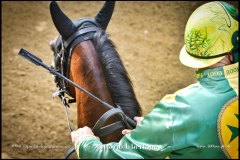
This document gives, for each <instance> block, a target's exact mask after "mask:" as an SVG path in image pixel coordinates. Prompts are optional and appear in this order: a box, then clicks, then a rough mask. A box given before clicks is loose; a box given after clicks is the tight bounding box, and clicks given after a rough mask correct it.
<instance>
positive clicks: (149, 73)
mask: <svg viewBox="0 0 240 160" xmlns="http://www.w3.org/2000/svg"><path fill="white" fill-rule="evenodd" d="M103 3H104V2H101V1H100V2H94V1H91V2H87V1H81V2H76V1H75V2H66V1H65V2H58V4H59V6H60V7H61V9H62V10H63V11H64V12H65V14H66V15H67V16H69V17H70V18H71V19H72V20H74V19H78V18H83V17H94V16H95V15H96V14H97V12H98V11H99V10H100V8H101V7H102V5H103ZM203 3H207V1H205V2H203V1H197V2H194V1H191V2H190V1H184V2H174V1H171V2H170V1H169V2H168V1H167V2H165V1H160V2H157V1H154V2H144V1H141V2H121V1H120V2H116V5H115V10H114V13H113V16H112V19H111V21H110V23H109V26H108V28H107V32H108V33H109V34H110V39H111V40H112V41H113V42H114V43H115V45H116V47H117V51H118V52H119V54H120V56H121V59H122V61H123V63H124V65H125V67H126V69H127V71H128V73H129V75H130V78H131V80H132V83H133V86H134V91H135V93H136V95H137V99H138V101H139V103H140V105H141V107H142V110H143V114H144V115H146V114H148V113H149V112H150V111H151V109H152V108H153V107H154V105H155V104H156V103H157V102H158V101H159V100H160V99H161V98H163V97H164V96H165V95H166V94H171V93H174V92H175V91H177V90H178V89H181V88H183V87H186V86H188V85H190V84H192V83H194V82H195V81H196V77H195V71H194V70H193V69H191V68H188V67H185V66H183V65H182V64H180V62H179V59H178V55H179V52H180V50H181V48H182V46H183V44H184V42H183V36H184V29H185V25H186V23H187V20H188V18H189V16H190V15H191V13H192V12H193V11H194V10H195V9H196V8H197V7H198V6H200V5H202V4H203ZM229 3H230V4H233V5H234V6H235V7H238V5H239V2H237V1H236V2H233V1H229ZM1 4H2V62H1V64H2V66H1V67H2V158H54V159H55V158H63V156H64V154H65V151H66V150H67V148H68V147H70V146H72V143H71V138H70V135H69V132H68V130H67V124H66V118H65V112H64V110H63V106H62V104H61V102H60V100H59V99H58V98H55V99H53V98H52V97H51V94H52V92H53V91H55V89H56V87H55V83H54V81H53V77H52V75H51V74H50V73H49V72H48V71H46V70H44V69H43V68H41V67H36V66H35V65H32V64H31V63H30V62H28V61H27V60H25V59H23V58H21V57H20V56H18V52H19V50H20V48H24V49H26V50H28V51H30V52H31V53H33V54H35V55H37V56H38V57H40V58H41V59H42V60H43V61H44V62H45V63H46V64H50V63H51V61H52V57H53V55H52V52H51V51H50V48H49V41H50V40H52V39H54V38H55V37H56V36H58V32H57V30H56V29H55V28H54V25H53V22H52V20H51V15H50V12H49V4H50V2H34V1H31V2H26V1H25V2H20V1H19V2H13V1H11V2H7V1H4V2H1ZM69 116H70V119H71V124H72V125H73V127H74V128H75V129H76V127H77V125H76V118H77V115H76V106H75V104H73V105H71V108H70V109H69Z"/></svg>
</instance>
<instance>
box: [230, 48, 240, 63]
mask: <svg viewBox="0 0 240 160" xmlns="http://www.w3.org/2000/svg"><path fill="white" fill-rule="evenodd" d="M232 56H233V60H232V64H233V63H237V62H239V52H238V49H235V50H233V51H232Z"/></svg>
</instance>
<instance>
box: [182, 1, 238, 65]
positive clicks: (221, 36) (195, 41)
mask: <svg viewBox="0 0 240 160" xmlns="http://www.w3.org/2000/svg"><path fill="white" fill-rule="evenodd" d="M238 38H239V37H238V10H237V9H236V8H234V7H233V6H232V5H230V4H228V3H226V2H218V1H214V2H209V3H206V4H204V5H202V6H200V7H199V8H197V9H196V10H195V11H194V12H193V13H192V15H191V16H190V18H189V20H188V22H187V25H186V28H185V34H184V42H185V45H184V46H183V48H182V50H181V52H180V55H179V58H180V61H181V63H182V64H184V65H186V66H189V67H192V68H204V67H207V66H210V65H212V64H215V63H217V62H219V61H220V60H222V59H223V58H224V56H225V55H227V54H230V53H231V52H232V51H236V50H237V49H238Z"/></svg>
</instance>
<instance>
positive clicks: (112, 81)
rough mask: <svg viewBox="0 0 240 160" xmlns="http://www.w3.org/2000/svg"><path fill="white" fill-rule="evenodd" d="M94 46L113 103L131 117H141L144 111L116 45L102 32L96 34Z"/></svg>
mask: <svg viewBox="0 0 240 160" xmlns="http://www.w3.org/2000/svg"><path fill="white" fill-rule="evenodd" d="M93 44H94V46H95V49H96V52H97V55H98V57H99V60H100V62H101V63H102V66H103V71H104V74H105V79H106V83H107V87H108V89H109V91H110V93H111V97H112V99H113V102H114V103H115V104H116V105H118V106H120V107H121V109H122V110H123V112H124V113H125V114H127V115H128V116H129V117H131V118H133V117H134V116H141V114H142V110H141V107H140V105H139V103H138V101H137V99H136V96H135V93H134V90H133V87H132V82H131V80H130V78H129V75H128V73H127V71H126V69H125V67H124V66H123V63H122V61H121V59H120V56H119V54H118V52H117V51H116V49H115V45H114V43H113V42H112V41H111V40H110V39H109V38H108V35H107V34H106V33H105V31H103V30H100V31H97V32H96V33H95V35H94V39H93Z"/></svg>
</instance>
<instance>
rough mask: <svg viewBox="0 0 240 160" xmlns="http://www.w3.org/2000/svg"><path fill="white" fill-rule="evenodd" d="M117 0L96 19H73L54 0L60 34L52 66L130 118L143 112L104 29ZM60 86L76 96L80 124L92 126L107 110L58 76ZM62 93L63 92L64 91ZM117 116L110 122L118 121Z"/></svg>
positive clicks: (112, 137) (105, 139) (52, 9)
mask: <svg viewBox="0 0 240 160" xmlns="http://www.w3.org/2000/svg"><path fill="white" fill-rule="evenodd" d="M114 6H115V2H113V1H107V2H105V3H104V5H103V7H102V9H101V10H100V11H99V12H98V13H97V14H96V16H95V17H94V18H80V19H77V20H74V21H72V20H70V18H68V17H67V16H66V15H65V14H64V13H63V11H62V10H61V9H60V8H59V6H58V4H57V3H56V2H51V4H50V12H51V16H52V20H53V23H54V25H55V27H56V29H57V30H58V32H59V34H60V36H58V38H56V39H55V40H53V41H51V42H50V47H51V50H52V51H53V52H54V65H53V67H54V68H55V69H56V70H58V71H59V72H61V73H62V74H64V75H65V76H66V77H69V78H70V79H71V80H72V81H74V82H75V83H77V84H79V85H81V86H83V87H84V88H85V89H87V90H88V91H89V92H91V93H93V94H94V95H95V96H97V97H99V98H100V99H102V100H103V101H105V102H107V103H109V104H111V105H113V106H120V107H121V110H122V111H123V112H124V113H126V115H128V116H129V117H130V118H133V117H134V116H140V115H141V108H140V106H139V103H138V101H137V100H136V97H135V93H134V91H133V88H132V85H131V81H130V79H129V77H128V74H127V71H126V69H125V67H124V66H123V64H122V61H121V59H120V57H119V55H118V53H117V51H116V50H115V47H114V44H113V43H112V41H111V40H109V39H108V36H107V34H106V33H105V30H106V28H107V26H108V23H109V21H110V19H111V17H112V13H113V10H114ZM55 82H56V84H57V87H58V88H60V89H61V91H62V92H63V93H67V94H68V95H70V96H71V97H73V98H75V99H76V103H77V114H78V117H77V122H78V127H83V126H85V125H87V126H89V127H93V126H94V124H95V123H96V121H97V120H98V118H99V117H100V116H101V115H102V114H103V113H105V112H106V109H104V108H103V107H102V106H101V105H99V104H98V103H97V102H95V101H93V100H92V99H91V98H90V97H89V96H87V95H86V94H84V93H82V92H81V91H79V90H77V89H76V88H74V87H72V86H68V85H67V84H66V83H65V82H64V81H62V80H60V79H58V78H57V77H55ZM62 92H61V93H62ZM117 119H119V117H118V116H115V117H112V118H111V119H110V120H109V123H112V122H116V121H117ZM121 137H122V135H121V131H120V130H118V131H116V132H114V134H110V135H107V136H104V137H103V138H102V139H101V140H103V142H110V141H117V140H119V139H120V138H121Z"/></svg>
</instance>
